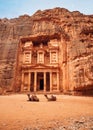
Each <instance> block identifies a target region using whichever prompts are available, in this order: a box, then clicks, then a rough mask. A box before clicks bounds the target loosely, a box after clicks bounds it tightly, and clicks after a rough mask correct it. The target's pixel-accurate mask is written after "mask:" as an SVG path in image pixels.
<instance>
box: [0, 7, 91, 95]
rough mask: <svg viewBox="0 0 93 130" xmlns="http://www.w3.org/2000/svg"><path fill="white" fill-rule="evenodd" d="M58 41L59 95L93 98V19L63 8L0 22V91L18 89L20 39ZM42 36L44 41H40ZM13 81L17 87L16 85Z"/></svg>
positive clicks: (0, 20)
mask: <svg viewBox="0 0 93 130" xmlns="http://www.w3.org/2000/svg"><path fill="white" fill-rule="evenodd" d="M32 35H33V36H35V35H37V36H38V40H40V39H41V41H42V39H43V38H44V39H46V40H47V39H53V38H57V39H60V40H61V43H60V57H59V63H60V68H61V70H60V72H61V75H62V76H61V77H62V78H61V79H60V80H62V86H61V90H62V91H64V92H65V91H69V92H72V91H75V92H79V93H81V94H93V15H83V14H81V13H80V12H78V11H74V12H70V11H68V10H66V9H64V8H54V9H49V10H44V11H40V10H39V11H37V12H36V13H35V14H34V15H32V16H28V15H24V16H20V17H19V18H15V19H10V20H8V19H0V87H6V88H7V87H8V88H12V89H15V84H16V85H18V86H17V87H18V88H19V79H18V78H17V72H16V69H17V54H18V48H19V40H20V37H21V36H22V37H23V36H24V37H26V36H32ZM40 36H44V37H40ZM15 79H16V83H15Z"/></svg>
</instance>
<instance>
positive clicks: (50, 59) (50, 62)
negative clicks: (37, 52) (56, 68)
mask: <svg viewBox="0 0 93 130" xmlns="http://www.w3.org/2000/svg"><path fill="white" fill-rule="evenodd" d="M50 64H51V51H50Z"/></svg>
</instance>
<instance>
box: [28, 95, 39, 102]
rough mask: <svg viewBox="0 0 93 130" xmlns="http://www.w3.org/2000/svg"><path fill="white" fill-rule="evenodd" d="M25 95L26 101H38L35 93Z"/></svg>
mask: <svg viewBox="0 0 93 130" xmlns="http://www.w3.org/2000/svg"><path fill="white" fill-rule="evenodd" d="M27 96H28V101H32V102H39V98H38V97H37V96H36V95H32V96H30V94H27Z"/></svg>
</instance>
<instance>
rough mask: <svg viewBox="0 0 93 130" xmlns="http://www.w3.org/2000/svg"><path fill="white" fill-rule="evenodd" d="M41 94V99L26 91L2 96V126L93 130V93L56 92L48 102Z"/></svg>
mask: <svg viewBox="0 0 93 130" xmlns="http://www.w3.org/2000/svg"><path fill="white" fill-rule="evenodd" d="M37 96H38V97H39V99H40V102H29V101H27V99H28V98H27V95H25V94H16V95H7V96H0V130H78V129H79V130H93V97H79V96H67V95H56V96H57V101H56V102H48V101H47V99H46V98H45V97H44V96H43V95H37ZM86 122H87V123H86ZM71 123H72V124H71ZM81 124H82V127H81V126H80V125H81ZM73 125H74V126H73ZM84 125H85V126H84Z"/></svg>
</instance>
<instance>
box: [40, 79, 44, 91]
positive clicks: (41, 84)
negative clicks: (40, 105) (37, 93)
mask: <svg viewBox="0 0 93 130" xmlns="http://www.w3.org/2000/svg"><path fill="white" fill-rule="evenodd" d="M43 89H44V80H43V79H40V90H43Z"/></svg>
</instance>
